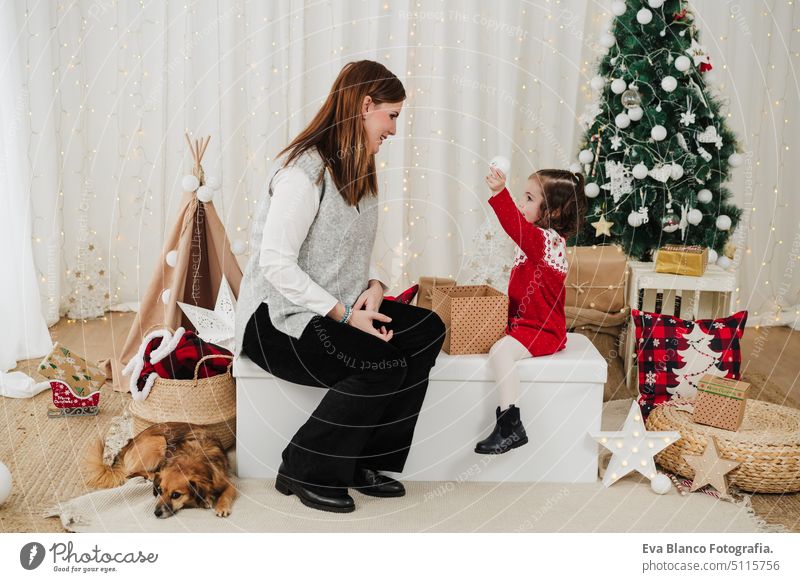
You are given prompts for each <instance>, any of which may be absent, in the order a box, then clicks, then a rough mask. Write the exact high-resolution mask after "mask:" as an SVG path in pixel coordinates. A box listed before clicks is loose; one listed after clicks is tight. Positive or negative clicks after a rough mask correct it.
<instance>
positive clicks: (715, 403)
mask: <svg viewBox="0 0 800 582" xmlns="http://www.w3.org/2000/svg"><path fill="white" fill-rule="evenodd" d="M748 388H750V384H748V383H747V382H742V381H740V380H732V379H729V378H719V377H717V376H712V375H711V374H706V375H705V376H703V377H702V378H701V379H700V381H699V382H698V383H697V397H696V398H695V402H694V412H693V413H692V422H696V423H697V424H705V425H708V426H715V427H717V428H722V429H725V430H733V431H736V430H739V427H740V426H742V419H743V418H744V409H745V406H746V404H747V390H748Z"/></svg>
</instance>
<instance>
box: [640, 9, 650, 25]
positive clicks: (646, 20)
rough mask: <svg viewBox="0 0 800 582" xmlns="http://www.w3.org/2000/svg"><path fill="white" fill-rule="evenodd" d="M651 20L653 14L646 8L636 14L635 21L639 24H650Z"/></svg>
mask: <svg viewBox="0 0 800 582" xmlns="http://www.w3.org/2000/svg"><path fill="white" fill-rule="evenodd" d="M652 20H653V13H652V12H650V11H649V10H648V9H647V8H642V9H641V10H639V12H637V13H636V21H637V22H638V23H639V24H650V22H652Z"/></svg>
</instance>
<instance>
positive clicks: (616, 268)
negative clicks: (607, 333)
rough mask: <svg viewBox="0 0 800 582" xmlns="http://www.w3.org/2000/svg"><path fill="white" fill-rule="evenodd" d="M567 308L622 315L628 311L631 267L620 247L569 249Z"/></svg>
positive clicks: (565, 302)
mask: <svg viewBox="0 0 800 582" xmlns="http://www.w3.org/2000/svg"><path fill="white" fill-rule="evenodd" d="M567 262H568V263H569V271H567V280H566V282H565V286H566V296H565V298H564V305H565V306H566V307H574V308H578V309H595V310H597V311H602V312H604V313H619V312H620V311H622V309H623V308H624V307H625V283H626V281H627V275H628V264H627V257H626V256H625V253H624V252H622V248H621V247H619V246H617V245H592V246H589V247H569V248H568V249H567Z"/></svg>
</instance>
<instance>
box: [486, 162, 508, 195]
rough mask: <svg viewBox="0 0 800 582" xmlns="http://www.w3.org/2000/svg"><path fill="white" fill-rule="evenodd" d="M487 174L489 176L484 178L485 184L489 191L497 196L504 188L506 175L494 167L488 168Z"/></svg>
mask: <svg viewBox="0 0 800 582" xmlns="http://www.w3.org/2000/svg"><path fill="white" fill-rule="evenodd" d="M489 172H490V173H489V175H488V176H486V184H487V185H488V186H489V190H491V191H492V192H494V193H495V194H497V193H498V192H501V191H502V190H503V188H505V187H506V175H505V174H504V173H503V172H501V171H500V170H498V169H497V168H495V167H494V166H491V167H490V168H489Z"/></svg>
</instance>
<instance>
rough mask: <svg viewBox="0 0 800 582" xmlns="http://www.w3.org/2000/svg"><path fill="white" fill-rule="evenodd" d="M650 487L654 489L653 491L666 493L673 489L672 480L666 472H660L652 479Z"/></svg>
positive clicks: (661, 493) (660, 493)
mask: <svg viewBox="0 0 800 582" xmlns="http://www.w3.org/2000/svg"><path fill="white" fill-rule="evenodd" d="M650 489H652V490H653V493H658V494H659V495H666V494H667V493H669V492H670V490H671V489H672V481H670V480H669V477H667V476H666V475H664V473H659V474H658V475H656V476H655V477H653V479H652V480H651V481H650Z"/></svg>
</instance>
